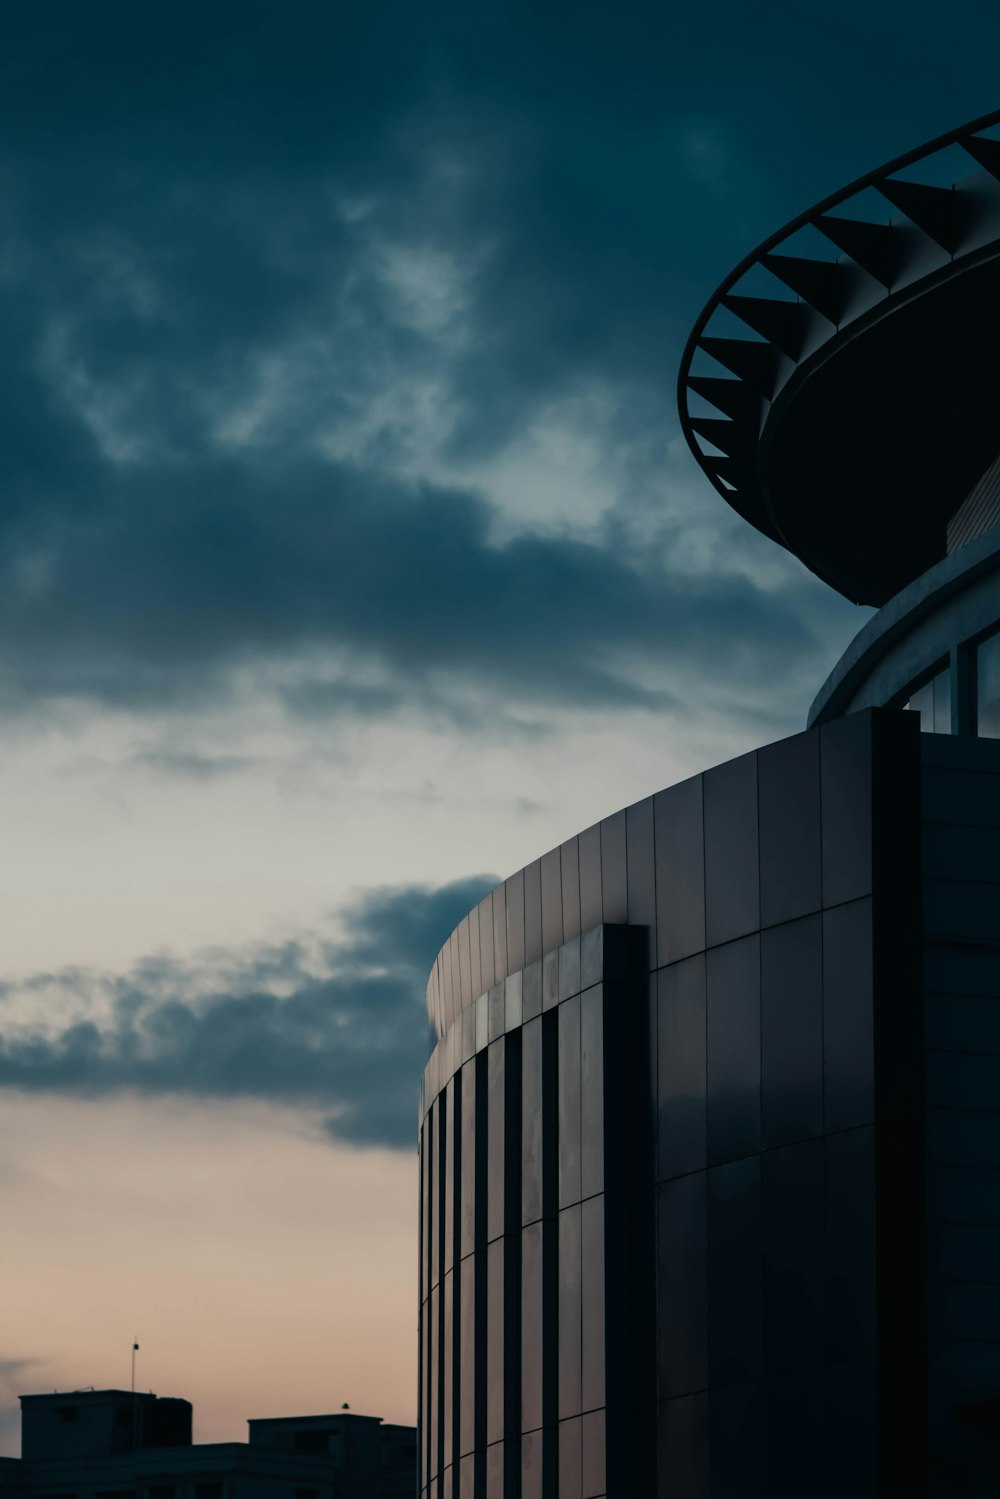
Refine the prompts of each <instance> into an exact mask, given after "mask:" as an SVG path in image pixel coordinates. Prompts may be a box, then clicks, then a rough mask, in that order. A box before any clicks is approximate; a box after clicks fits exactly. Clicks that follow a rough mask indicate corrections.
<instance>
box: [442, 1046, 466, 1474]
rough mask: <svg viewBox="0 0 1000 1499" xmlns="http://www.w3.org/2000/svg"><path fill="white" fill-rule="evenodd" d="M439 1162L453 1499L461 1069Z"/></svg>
mask: <svg viewBox="0 0 1000 1499" xmlns="http://www.w3.org/2000/svg"><path fill="white" fill-rule="evenodd" d="M445 1097H446V1108H445V1120H446V1135H445V1166H444V1266H443V1268H444V1315H443V1329H442V1331H443V1343H442V1353H443V1364H444V1375H443V1384H442V1390H443V1399H442V1405H443V1412H442V1416H443V1455H442V1469H443V1473H444V1484H443V1488H444V1495H445V1499H454V1496H455V1493H456V1488H457V1475H458V1463H459V1457H460V1453H459V1440H458V1437H459V1430H460V1424H461V1404H462V1381H461V1378H460V1376H459V1366H460V1360H461V1326H462V1311H461V1296H460V1292H461V1273H460V1265H461V1244H460V1230H461V1186H462V1073H461V1072H457V1073H456V1074H455V1076H454V1077H452V1078H451V1079H450V1080H449V1082H448V1087H447V1089H446V1095H445Z"/></svg>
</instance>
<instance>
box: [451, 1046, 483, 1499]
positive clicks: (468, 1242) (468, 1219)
mask: <svg viewBox="0 0 1000 1499" xmlns="http://www.w3.org/2000/svg"><path fill="white" fill-rule="evenodd" d="M486 1069H487V1058H486V1054H485V1053H484V1052H481V1053H479V1054H478V1055H477V1056H475V1057H473V1058H471V1060H470V1061H468V1062H466V1063H465V1064H464V1066H463V1067H462V1086H461V1105H460V1106H461V1146H460V1150H461V1160H460V1164H459V1183H460V1186H459V1224H458V1250H459V1264H458V1288H457V1290H458V1315H459V1328H458V1348H459V1358H458V1370H459V1376H458V1385H459V1389H460V1392H461V1393H460V1399H459V1404H458V1459H459V1485H458V1493H459V1496H460V1499H484V1496H485V1493H486V1468H485V1460H484V1450H485V1446H486V1268H485V1265H486V1242H487V1225H486V1160H487V1157H486V1151H487V1130H486V1087H487V1080H486Z"/></svg>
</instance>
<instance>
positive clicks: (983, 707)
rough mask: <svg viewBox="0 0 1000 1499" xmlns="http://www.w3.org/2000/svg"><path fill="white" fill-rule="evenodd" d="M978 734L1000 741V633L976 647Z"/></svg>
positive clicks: (983, 737)
mask: <svg viewBox="0 0 1000 1499" xmlns="http://www.w3.org/2000/svg"><path fill="white" fill-rule="evenodd" d="M976 733H977V734H978V735H979V737H980V739H1000V632H998V633H997V634H995V635H990V636H988V637H987V639H986V640H981V641H980V642H979V644H978V646H977V647H976Z"/></svg>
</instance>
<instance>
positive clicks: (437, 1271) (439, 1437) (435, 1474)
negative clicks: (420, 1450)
mask: <svg viewBox="0 0 1000 1499" xmlns="http://www.w3.org/2000/svg"><path fill="white" fill-rule="evenodd" d="M430 1114H431V1129H432V1133H431V1168H430V1176H431V1177H432V1179H433V1182H434V1191H433V1194H432V1199H431V1213H430V1220H431V1229H430V1251H431V1252H430V1304H429V1318H428V1334H429V1336H428V1365H429V1373H428V1402H427V1426H428V1431H427V1450H428V1465H427V1477H428V1479H429V1482H430V1488H431V1492H432V1493H433V1494H434V1495H438V1494H440V1476H441V1474H442V1473H443V1471H444V1464H443V1461H442V1458H443V1451H442V1449H443V1436H444V1425H443V1422H444V1405H443V1401H442V1386H443V1374H444V1347H443V1337H442V1333H443V1322H444V1285H443V1260H444V1256H443V1249H444V1205H445V1193H444V1191H443V1190H442V1189H443V1185H444V1168H445V1140H446V1137H447V1125H448V1117H447V1099H446V1096H445V1094H444V1093H439V1094H438V1096H437V1098H435V1100H434V1103H433V1104H432V1106H431V1111H430Z"/></svg>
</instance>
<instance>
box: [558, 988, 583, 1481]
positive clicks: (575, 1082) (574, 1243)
mask: <svg viewBox="0 0 1000 1499" xmlns="http://www.w3.org/2000/svg"><path fill="white" fill-rule="evenodd" d="M558 1016H559V1040H558V1070H559V1086H558V1100H559V1125H558V1129H559V1172H558V1183H559V1185H558V1203H559V1229H558V1234H559V1311H558V1324H559V1331H558V1337H559V1373H558V1416H559V1492H560V1495H567V1496H573V1499H577V1496H579V1495H581V1494H582V1484H583V1475H582V1472H581V1454H582V1446H581V1437H580V1415H581V1407H582V1403H583V1395H582V1374H583V1350H582V1339H583V1263H582V1260H583V1246H582V1234H583V1224H582V1211H581V1206H580V1198H581V1172H580V996H579V994H576V995H574V996H572V997H571V998H568V999H566V1000H564V1001H563V1003H562V1004H561V1005H560V1006H559V1010H558Z"/></svg>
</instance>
